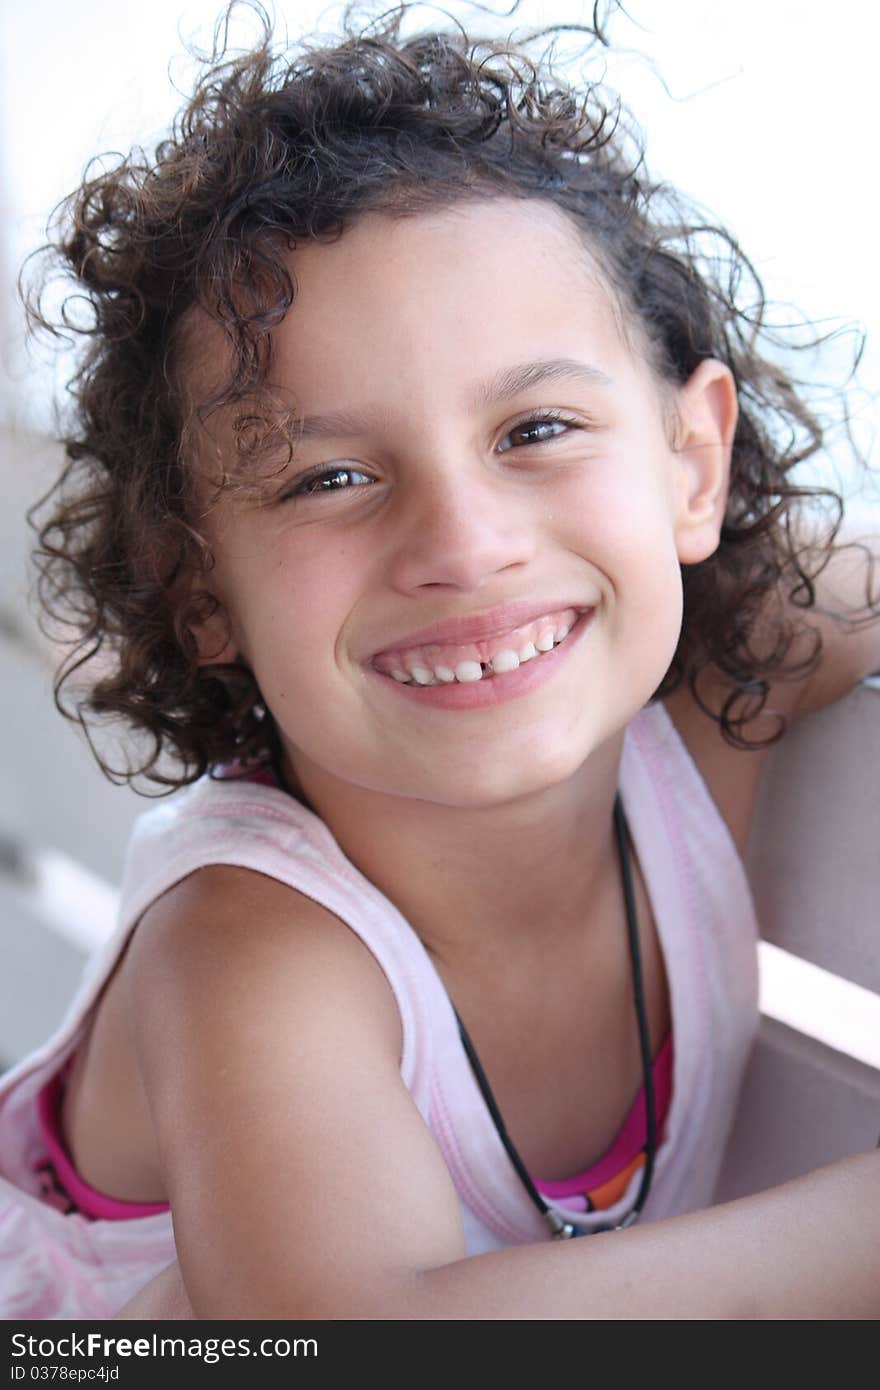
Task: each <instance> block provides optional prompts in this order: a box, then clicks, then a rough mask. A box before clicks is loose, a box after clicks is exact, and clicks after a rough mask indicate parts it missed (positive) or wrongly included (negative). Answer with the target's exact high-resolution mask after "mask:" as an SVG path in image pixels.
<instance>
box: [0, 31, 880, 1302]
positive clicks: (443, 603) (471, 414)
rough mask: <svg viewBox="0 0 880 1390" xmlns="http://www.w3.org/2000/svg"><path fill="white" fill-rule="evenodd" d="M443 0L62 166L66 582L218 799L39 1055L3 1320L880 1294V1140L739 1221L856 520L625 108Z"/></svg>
mask: <svg viewBox="0 0 880 1390" xmlns="http://www.w3.org/2000/svg"><path fill="white" fill-rule="evenodd" d="M400 19H401V16H400V15H399V14H397V15H395V16H394V17H393V18H392V19H391V20H386V21H385V22H384V24H383V25H378V26H374V27H373V28H371V29H370V31H369V33H368V34H366V35H361V36H358V35H356V34H354V33H348V34H347V36H346V38H345V39H344V41H342V42H340V43H339V44H338V45H336V46H333V47H329V48H327V47H323V48H322V47H315V48H312V49H308V48H304V49H303V50H302V51H299V52H293V53H290V52H286V53H280V54H277V55H275V54H273V52H272V49H271V47H270V39H269V35H268V34H267V35H266V36H265V41H264V42H263V44H262V45H261V46H259V47H258V48H257V49H256V50H255V51H254V52H253V53H251V54H249V55H248V56H246V57H244V58H241V59H238V60H235V61H232V62H227V63H226V64H221V65H219V66H217V67H215V68H214V69H213V70H211V71H209V72H208V73H207V74H206V76H205V77H204V79H203V81H202V83H201V84H200V86H199V88H198V90H197V92H196V95H195V97H194V99H193V101H192V102H191V103H190V105H189V106H188V107H187V109H186V111H185V112H184V114H183V116H182V118H181V120H180V122H179V124H178V126H177V127H176V129H175V131H174V133H173V136H172V138H171V139H170V140H169V141H167V142H166V143H165V144H163V145H162V146H161V147H160V148H159V150H158V151H157V154H156V157H155V160H154V161H152V162H150V163H144V164H138V163H135V162H134V161H133V160H132V161H127V162H124V163H122V164H121V165H120V166H119V167H118V168H117V169H115V170H113V171H111V172H109V173H107V174H103V175H101V176H99V177H98V178H97V179H95V180H94V181H92V182H90V183H88V184H86V185H85V186H84V188H83V189H82V190H81V191H80V193H79V194H78V195H77V197H76V198H75V199H74V201H73V203H72V204H71V207H70V220H69V227H68V231H67V233H66V236H65V239H64V242H63V245H62V247H61V250H62V254H63V255H64V256H65V257H66V259H67V262H68V265H69V266H70V267H71V268H72V270H73V272H74V274H75V275H76V276H77V277H78V280H79V283H80V287H81V292H84V293H86V294H87V295H88V296H89V298H90V300H91V303H92V305H93V310H94V315H95V321H94V326H93V328H92V331H91V333H90V341H89V347H88V351H87V353H86V356H85V358H84V362H83V366H82V369H81V371H80V374H79V377H78V379H77V392H78V402H79V423H78V427H77V430H76V432H75V434H74V435H72V437H71V438H70V439H69V440H68V441H67V451H68V459H69V463H68V467H67V469H66V472H65V476H64V478H63V479H62V482H61V485H60V490H59V492H58V494H57V502H56V505H55V509H54V511H53V512H52V514H51V515H50V516H49V517H48V518H47V519H46V520H45V522H44V525H43V529H42V537H41V539H42V556H43V566H44V568H43V580H44V587H43V593H44V597H45V599H46V601H47V603H48V604H49V606H50V608H52V609H53V610H55V611H57V610H58V608H59V605H60V606H61V607H62V608H63V607H64V606H65V605H66V606H67V611H68V612H69V611H70V608H71V607H72V609H73V611H74V613H75V614H76V616H77V621H78V622H79V624H80V630H81V634H82V646H81V648H80V654H79V656H78V657H74V658H73V660H72V662H71V663H69V665H68V671H67V674H69V673H70V671H71V670H76V669H77V666H78V664H81V662H82V661H83V660H84V659H85V658H86V657H88V658H91V657H92V656H97V655H99V654H100V655H101V656H102V658H103V659H102V660H101V661H100V662H99V663H96V664H95V665H94V666H93V667H92V668H91V689H90V694H89V699H88V703H89V706H90V708H91V709H92V710H93V711H95V712H97V713H102V714H116V715H123V716H125V717H126V718H128V719H129V720H130V721H132V723H133V724H135V725H136V726H137V727H139V728H140V729H141V730H146V731H147V732H148V733H149V735H150V739H151V742H150V745H149V747H148V750H147V752H146V754H145V755H144V757H143V758H142V760H141V761H140V763H139V764H138V765H137V766H133V767H132V768H131V769H130V771H131V773H132V775H134V774H135V773H137V772H140V773H146V774H147V775H148V776H150V777H152V778H153V779H154V780H155V781H157V782H159V783H161V784H162V785H163V786H165V787H169V786H171V787H175V786H176V787H183V786H186V787H187V790H185V791H183V792H182V793H181V794H180V795H179V796H177V797H175V798H173V799H172V800H170V801H169V802H167V803H165V804H163V805H161V806H159V807H158V808H157V809H155V810H153V811H151V812H149V813H148V814H147V815H146V816H145V817H144V818H143V820H142V822H141V824H140V827H139V829H138V831H137V833H136V836H135V839H134V842H133V844H132V847H131V852H130V855H129V860H128V865H127V871H126V878H125V883H124V887H123V894H122V908H121V917H120V923H119V929H118V933H117V935H116V936H115V938H114V940H113V941H112V942H111V943H110V944H109V945H108V947H107V950H106V951H105V952H104V954H103V955H102V957H101V958H100V959H99V960H98V961H96V962H95V964H94V967H93V969H92V971H91V974H90V978H89V980H88V981H87V983H86V984H85V985H84V987H83V991H82V993H81V995H80V997H79V998H78V1000H77V1001H76V1003H75V1005H74V1006H73V1008H72V1011H71V1013H70V1015H69V1018H68V1020H67V1021H66V1023H65V1025H64V1026H63V1028H62V1029H61V1030H60V1032H59V1033H58V1034H57V1035H56V1037H55V1038H54V1039H52V1040H51V1041H50V1043H49V1044H47V1046H46V1047H45V1048H43V1049H42V1050H41V1052H40V1053H38V1054H37V1055H36V1056H35V1057H32V1058H30V1059H29V1060H28V1061H27V1062H26V1063H24V1064H23V1065H22V1066H21V1067H19V1068H18V1069H17V1070H16V1072H14V1073H13V1074H12V1075H11V1076H10V1077H9V1078H7V1080H6V1082H5V1083H4V1086H3V1090H2V1094H0V1171H2V1174H3V1177H4V1182H3V1187H2V1206H0V1249H2V1251H3V1266H2V1268H3V1273H2V1279H3V1287H4V1288H5V1291H6V1300H5V1308H4V1311H7V1316H13V1317H25V1316H31V1317H33V1316H42V1317H49V1316H65V1317H93V1316H96V1315H101V1314H110V1313H114V1312H117V1311H118V1310H120V1309H121V1308H122V1307H123V1305H124V1304H125V1303H126V1300H128V1299H130V1298H131V1297H132V1295H134V1294H135V1293H136V1292H137V1290H139V1289H141V1288H142V1286H145V1285H147V1284H148V1281H149V1280H151V1279H152V1277H153V1276H154V1275H156V1274H157V1273H158V1272H159V1271H162V1270H164V1273H162V1274H161V1275H160V1277H159V1278H158V1279H157V1280H156V1281H155V1282H153V1283H152V1284H151V1285H150V1286H149V1287H147V1288H146V1290H145V1292H144V1293H143V1294H142V1295H141V1296H140V1298H137V1299H135V1302H134V1303H133V1304H130V1305H129V1308H128V1312H129V1313H130V1314H131V1315H137V1314H144V1315H152V1316H155V1315H161V1314H168V1313H170V1312H174V1313H176V1314H177V1315H181V1316H193V1315H195V1316H197V1317H252V1316H253V1317H331V1318H344V1317H361V1318H395V1317H413V1318H420V1317H439V1318H457V1317H478V1318H491V1317H519V1316H527V1317H541V1318H545V1317H546V1318H555V1317H578V1318H580V1317H595V1316H599V1317H602V1316H670V1317H671V1316H787V1315H792V1316H796V1315H807V1316H818V1315H829V1316H869V1315H871V1314H876V1313H877V1312H878V1311H880V1294H878V1290H880V1254H878V1252H880V1240H878V1236H880V1217H878V1215H877V1212H878V1210H880V1204H878V1202H877V1195H878V1188H880V1168H878V1159H877V1157H876V1156H874V1155H861V1156H857V1157H854V1158H852V1159H850V1160H848V1161H846V1162H841V1163H838V1164H835V1165H832V1166H831V1167H829V1168H827V1169H823V1170H822V1171H820V1172H817V1173H815V1174H813V1175H811V1176H809V1177H807V1178H804V1179H800V1180H799V1181H797V1182H794V1183H792V1184H789V1185H788V1186H786V1187H784V1188H781V1189H779V1190H777V1191H774V1192H771V1193H768V1194H765V1195H763V1196H760V1197H756V1198H751V1199H748V1200H746V1201H743V1202H740V1203H735V1204H732V1205H731V1206H729V1207H725V1208H718V1209H714V1210H705V1208H707V1207H708V1206H709V1204H710V1203H711V1201H712V1195H713V1189H714V1185H715V1181H716V1178H717V1174H718V1170H719V1165H720V1160H721V1156H722V1153H723V1150H724V1145H725V1140H726V1137H727V1134H728V1131H729V1127H730V1124H731V1119H732V1116H733V1112H734V1107H735V1103H736V1097H737V1090H738V1086H739V1082H740V1078H741V1075H742V1070H743V1066H744V1064H745V1060H746V1057H747V1055H748V1052H749V1047H750V1044H751V1041H752V1038H753V1034H754V1028H755V1024H756V1017H757V1015H756V988H755V984H756V982H755V936H756V924H755V922H754V914H753V909H752V906H751V901H750V897H749V892H748V887H747V884H746V880H745V876H744V871H743V868H742V864H741V861H740V857H739V856H740V854H741V852H742V850H743V847H744V845H745V842H746V838H747V835H748V829H749V818H750V814H751V809H752V806H753V803H754V798H755V794H756V790H757V786H758V782H759V778H760V773H761V769H762V766H763V763H764V759H765V755H766V751H767V748H768V747H769V746H770V745H771V744H772V742H773V741H774V740H775V739H776V738H777V737H778V736H779V735H780V734H781V733H782V732H783V731H784V730H785V729H786V728H787V727H788V726H789V725H790V724H791V722H792V721H793V720H794V719H796V718H798V717H800V716H801V715H803V714H805V713H807V712H808V711H810V710H812V709H815V708H818V707H819V706H821V705H823V704H826V703H828V702H829V701H830V700H833V699H834V698H836V697H837V696H838V695H839V694H841V693H843V692H844V691H845V690H846V689H848V688H849V687H850V686H851V685H852V684H854V683H855V682H856V681H857V680H859V679H860V678H861V677H862V676H863V675H864V674H866V673H868V672H869V671H871V670H872V669H874V668H875V667H876V666H877V665H878V651H880V627H878V623H877V615H878V606H877V602H876V599H874V598H873V597H872V594H871V590H870V581H871V567H870V563H869V557H868V553H867V551H866V550H864V549H856V550H855V551H853V550H851V549H850V550H846V551H844V550H842V549H841V548H840V547H838V546H837V545H836V544H835V537H834V532H833V530H832V534H831V538H830V539H828V540H826V541H825V542H823V543H820V542H819V541H818V540H817V539H816V537H815V536H811V534H810V526H811V525H813V528H814V529H815V523H811V522H810V514H808V513H807V512H806V511H805V509H804V508H803V506H802V504H803V503H805V502H808V501H809V500H810V499H811V498H812V497H814V495H818V494H814V493H813V492H812V491H811V490H809V489H805V488H801V487H798V486H796V485H795V484H794V483H793V482H792V480H791V478H790V476H789V475H790V470H791V468H792V467H793V465H794V464H795V463H797V462H799V461H800V460H802V459H804V458H807V457H809V456H811V455H813V454H815V453H816V452H817V450H818V449H819V448H820V447H821V444H822V438H823V436H822V431H821V428H820V425H819V423H818V422H817V420H816V419H815V418H814V416H813V415H812V414H811V413H810V411H809V410H808V408H807V407H806V406H805V405H804V403H803V402H802V401H801V400H800V399H799V398H798V396H797V394H796V392H795V390H794V387H793V385H792V383H791V381H790V380H789V379H788V377H786V376H785V375H784V374H783V373H782V372H781V371H780V369H779V367H778V366H777V365H771V364H770V363H769V362H768V361H767V360H765V359H764V358H763V357H762V356H761V355H760V338H759V335H758V331H757V328H758V326H759V324H760V314H759V315H758V321H757V324H756V320H755V313H754V309H752V310H751V311H750V315H749V316H747V315H746V314H745V313H743V312H741V311H740V310H739V309H738V308H737V306H736V303H735V302H734V301H733V295H732V292H731V291H730V290H729V288H728V286H729V285H733V286H735V284H736V276H735V275H734V276H733V277H732V278H731V279H730V280H727V279H725V278H723V275H722V273H721V272H720V271H719V272H716V273H713V272H712V270H711V268H710V267H709V266H707V264H706V258H705V256H700V255H698V250H699V248H698V247H697V245H696V232H697V229H696V228H693V229H692V228H691V227H690V226H689V225H688V222H687V219H686V217H685V216H684V213H683V212H682V209H681V207H680V205H679V204H677V203H675V202H674V201H672V200H671V199H670V198H669V197H668V196H667V195H666V194H661V191H660V190H659V189H657V188H655V187H654V186H652V185H651V184H650V182H649V181H648V178H647V175H646V173H645V171H644V168H643V167H642V166H641V164H640V162H639V160H638V158H637V157H636V156H635V154H634V151H633V148H632V146H631V145H630V144H629V143H628V141H627V140H626V139H625V138H624V136H623V134H622V133H621V127H620V126H619V125H618V124H616V123H615V120H614V119H613V118H612V116H611V115H610V114H609V110H608V108H607V107H606V106H605V105H604V104H603V102H602V97H601V93H600V92H599V91H598V90H597V89H596V88H593V87H588V88H587V89H586V90H585V91H583V92H580V93H578V92H576V91H573V90H571V89H569V88H567V87H566V86H564V85H563V84H561V83H560V81H559V80H558V79H555V78H553V76H552V74H551V73H549V72H547V71H544V70H541V69H540V68H536V67H535V66H533V65H532V63H531V61H530V60H529V58H528V57H527V56H526V52H525V51H517V50H512V51H507V50H505V49H503V48H502V46H501V45H498V44H492V43H489V42H484V43H478V44H472V43H471V41H470V40H469V39H468V38H467V37H466V36H465V35H464V34H461V33H458V34H452V35H444V34H440V33H426V34H423V35H421V36H419V37H416V38H411V39H404V38H403V37H402V36H401V32H400ZM728 249H729V251H730V253H731V256H732V262H733V265H734V267H739V270H740V273H742V271H743V268H744V267H745V268H747V267H746V263H745V262H743V261H742V259H741V258H740V257H739V253H738V252H737V249H736V247H735V245H734V244H733V243H730V242H728ZM820 574H822V582H825V583H826V584H827V585H828V588H829V591H830V592H831V591H836V592H838V593H840V592H843V591H844V590H845V591H846V592H847V593H849V592H852V594H853V595H854V598H853V600H852V603H851V607H852V608H854V609H856V608H859V607H860V608H861V612H862V616H863V617H865V618H866V621H865V622H864V623H862V624H861V625H859V626H853V624H849V625H844V624H843V623H840V622H837V621H835V620H834V619H833V618H829V617H828V616H827V615H825V616H822V615H821V614H820V611H819V605H818V604H817V602H816V597H817V596H816V589H815V586H814V582H813V581H814V579H815V578H816V577H817V576H818V575H820ZM87 669H88V668H87ZM64 677H65V673H62V677H61V679H62V680H63V679H64ZM169 752H170V753H172V754H174V755H175V757H176V766H174V767H172V768H169V765H168V763H167V761H161V759H162V755H163V754H167V753H169ZM172 1213H173V1221H174V1225H173V1231H172ZM687 1213H691V1214H690V1215H688V1214H687ZM807 1213H809V1220H807V1219H805V1218H806V1215H807ZM637 1221H639V1222H640V1223H647V1222H651V1221H653V1222H656V1223H657V1224H654V1225H648V1224H645V1225H642V1224H639V1225H634V1223H636V1222H637ZM633 1227H634V1228H633ZM628 1228H629V1229H628ZM602 1232H608V1233H609V1234H607V1235H605V1238H604V1239H597V1238H594V1239H588V1240H575V1239H572V1237H575V1236H580V1235H593V1236H597V1235H598V1234H599V1233H602ZM661 1261H662V1264H661ZM660 1269H662V1271H663V1278H662V1280H661V1279H659V1278H658V1271H659V1270H660Z"/></svg>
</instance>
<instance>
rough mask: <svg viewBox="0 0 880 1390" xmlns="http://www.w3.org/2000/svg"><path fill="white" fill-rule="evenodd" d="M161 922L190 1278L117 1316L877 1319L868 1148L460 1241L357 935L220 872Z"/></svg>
mask: <svg viewBox="0 0 880 1390" xmlns="http://www.w3.org/2000/svg"><path fill="white" fill-rule="evenodd" d="M151 919H152V920H151V921H149V922H146V923H145V924H144V927H143V928H141V929H139V933H138V935H139V937H140V938H141V939H140V941H137V942H136V946H137V950H136V953H135V955H134V958H133V961H132V964H131V980H132V992H133V1001H132V1002H133V1005H134V1006H135V1007H136V1008H137V1009H138V1017H139V1019H140V1020H141V1024H140V1032H141V1037H142V1052H143V1071H144V1079H145V1084H146V1086H147V1091H148V1094H149V1096H150V1100H151V1105H152V1108H153V1112H154V1116H155V1121H156V1126H157V1132H158V1136H159V1145H160V1151H161V1154H162V1161H163V1167H164V1170H165V1172H166V1174H167V1179H168V1184H169V1191H170V1194H171V1200H172V1204H173V1207H174V1212H175V1230H176V1233H177V1241H178V1251H179V1260H180V1275H179V1276H178V1274H177V1271H176V1270H175V1269H174V1268H172V1270H171V1271H168V1272H166V1274H165V1275H163V1276H160V1280H159V1281H158V1282H157V1283H155V1284H154V1285H153V1286H151V1287H150V1289H148V1290H147V1291H145V1293H144V1294H143V1295H141V1296H140V1297H139V1298H138V1299H136V1300H134V1302H133V1303H132V1304H130V1305H129V1307H128V1308H127V1309H126V1311H125V1313H124V1314H123V1316H127V1317H139V1316H140V1317H158V1316H172V1317H180V1316H187V1315H188V1314H189V1309H190V1307H191V1309H192V1310H193V1312H194V1315H195V1316H197V1317H229V1318H246V1317H262V1318H267V1317H269V1318H272V1317H280V1318H347V1317H354V1318H369V1319H385V1318H456V1319H457V1318H478V1319H494V1318H516V1317H525V1318H590V1317H600V1318H618V1317H641V1318H646V1317H661V1318H694V1317H705V1318H740V1317H767V1318H797V1317H804V1318H821V1317H833V1318H840V1317H848V1318H855V1317H874V1316H877V1315H878V1314H880V1200H878V1198H880V1156H877V1155H875V1154H869V1155H862V1156H857V1157H854V1158H852V1159H848V1160H845V1161H843V1162H841V1163H836V1164H833V1165H831V1166H830V1167H828V1168H825V1169H822V1170H820V1171H818V1172H816V1173H813V1174H811V1175H809V1176H808V1177H805V1178H801V1179H798V1180H797V1181H796V1182H793V1183H789V1184H787V1185H786V1186H784V1187H781V1188H778V1189H776V1190H774V1191H772V1192H768V1193H765V1194H762V1195H761V1196H758V1197H752V1198H747V1199H744V1200H742V1201H739V1202H736V1203H731V1204H729V1205H727V1206H724V1207H718V1208H714V1209H712V1210H710V1211H707V1212H701V1213H697V1214H694V1215H691V1216H687V1217H679V1218H675V1219H672V1220H668V1221H664V1222H657V1223H655V1224H653V1225H647V1226H645V1227H643V1228H639V1227H636V1228H634V1229H632V1230H629V1231H626V1232H617V1233H612V1234H610V1235H606V1236H593V1237H588V1238H586V1239H582V1240H575V1241H570V1242H561V1243H554V1242H552V1241H547V1242H546V1243H544V1244H541V1245H531V1246H521V1247H517V1248H513V1249H509V1250H505V1251H501V1252H497V1253H493V1254H487V1255H480V1256H474V1257H471V1258H465V1257H464V1256H465V1251H464V1242H463V1235H462V1230H461V1224H460V1217H459V1211H458V1203H457V1198H456V1194H455V1192H454V1189H453V1186H452V1183H451V1180H450V1178H449V1175H448V1172H447V1170H446V1167H445V1164H444V1162H443V1160H442V1158H441V1156H440V1154H439V1151H438V1150H437V1148H436V1146H435V1144H434V1141H433V1138H432V1136H431V1135H430V1133H429V1131H428V1130H427V1128H426V1127H425V1125H424V1123H423V1121H422V1119H421V1117H420V1115H419V1114H418V1112H417V1110H416V1108H415V1106H414V1105H413V1103H412V1100H411V1098H410V1097H409V1094H408V1093H407V1091H406V1090H405V1088H404V1087H403V1085H402V1083H401V1080H400V1075H399V1048H400V1032H399V1022H398V1019H397V1013H396V1007H395V1005H394V1002H393V1000H392V999H391V996H390V992H389V990H388V987H387V984H386V982H385V980H384V977H383V976H381V974H380V972H379V970H378V967H377V966H376V964H375V962H374V961H373V960H372V958H371V957H370V956H369V955H368V954H367V952H366V951H365V949H364V947H363V946H362V945H361V943H360V942H359V941H357V939H356V938H355V937H354V935H353V934H352V933H351V932H349V931H348V929H347V928H346V927H344V926H343V925H342V924H341V923H339V922H338V921H337V920H336V919H335V918H334V917H332V916H331V915H330V914H329V913H327V912H325V911H324V910H323V909H321V908H319V907H317V906H316V905H315V904H312V903H309V902H307V901H306V900H304V899H301V898H300V897H299V895H297V894H292V893H291V891H290V890H288V889H285V888H283V887H281V886H280V885H278V884H275V883H272V882H271V881H269V880H266V879H263V878H261V877H260V876H258V875H253V874H248V873H246V872H245V871H240V870H231V869H224V870H221V869H218V870H210V871H205V872H203V873H202V874H200V875H196V876H195V877H194V879H192V880H189V881H188V883H187V884H184V885H181V887H180V888H179V889H177V890H175V891H174V892H173V893H171V894H169V895H167V896H166V898H165V899H163V900H162V902H161V903H160V904H158V905H157V906H156V908H154V909H153V911H152V913H151ZM208 933H209V936H208ZM208 940H209V942H210V945H209V947H208V948H206V941H208Z"/></svg>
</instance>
